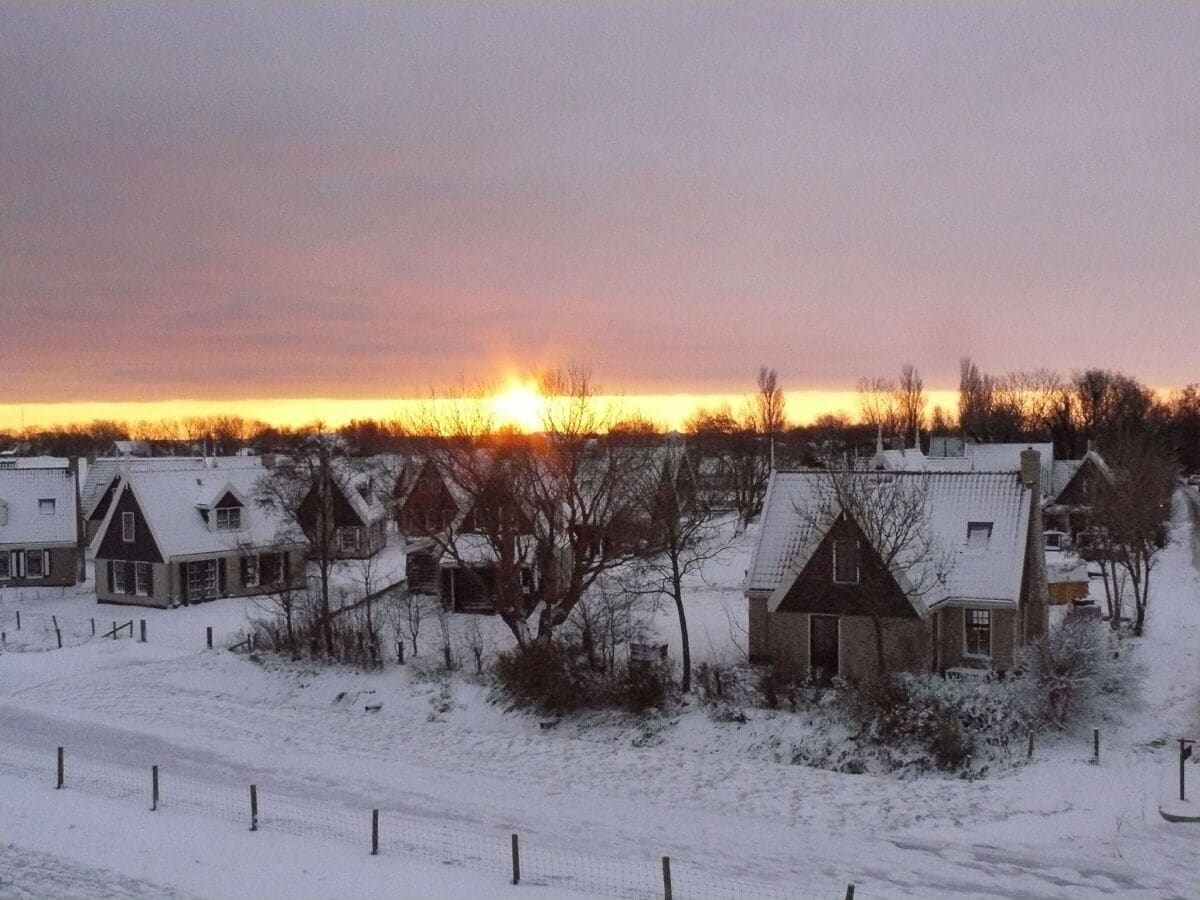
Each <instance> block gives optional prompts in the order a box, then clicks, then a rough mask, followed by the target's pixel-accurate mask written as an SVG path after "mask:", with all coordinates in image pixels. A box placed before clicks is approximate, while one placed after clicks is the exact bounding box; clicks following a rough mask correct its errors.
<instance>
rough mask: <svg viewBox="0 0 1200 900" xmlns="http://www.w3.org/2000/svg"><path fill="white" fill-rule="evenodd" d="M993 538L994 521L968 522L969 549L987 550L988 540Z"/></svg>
mask: <svg viewBox="0 0 1200 900" xmlns="http://www.w3.org/2000/svg"><path fill="white" fill-rule="evenodd" d="M991 539H992V523H991V522H968V523H967V549H968V550H986V549H987V545H988V542H989V541H990V540H991Z"/></svg>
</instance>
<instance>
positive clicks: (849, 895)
mask: <svg viewBox="0 0 1200 900" xmlns="http://www.w3.org/2000/svg"><path fill="white" fill-rule="evenodd" d="M846 900H854V882H851V883H850V884H848V885H846Z"/></svg>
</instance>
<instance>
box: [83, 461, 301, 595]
mask: <svg viewBox="0 0 1200 900" xmlns="http://www.w3.org/2000/svg"><path fill="white" fill-rule="evenodd" d="M263 474H264V470H263V468H262V467H261V466H245V465H243V466H233V465H230V466H221V465H217V464H214V463H213V462H212V461H210V464H209V465H208V466H206V467H203V468H195V467H194V466H191V465H187V464H185V465H183V466H181V467H178V468H173V469H170V468H167V469H164V468H145V467H141V466H137V465H130V466H128V467H124V468H122V469H121V470H120V472H119V474H118V478H117V484H116V488H115V489H114V494H113V498H112V501H111V503H109V505H108V511H107V512H106V513H105V516H104V520H103V521H102V522H101V524H100V527H99V529H98V531H97V534H96V538H95V540H94V542H93V551H94V553H95V558H96V598H97V599H98V600H99V601H100V602H101V603H128V604H136V605H140V606H161V607H168V606H176V605H179V604H190V603H198V602H201V601H205V600H213V599H216V598H217V597H233V596H247V595H252V594H266V593H273V592H276V591H279V590H283V589H289V588H300V587H303V586H304V584H305V559H306V556H307V543H306V542H305V540H304V538H303V537H302V536H300V535H298V534H297V533H296V530H295V528H294V526H292V524H291V523H290V522H288V521H287V520H286V519H285V518H283V517H281V516H279V515H276V514H274V513H271V512H268V511H267V510H264V509H263V508H262V507H261V506H259V505H258V504H256V503H255V501H254V492H255V486H256V484H257V482H258V479H259V478H261V477H262V476H263Z"/></svg>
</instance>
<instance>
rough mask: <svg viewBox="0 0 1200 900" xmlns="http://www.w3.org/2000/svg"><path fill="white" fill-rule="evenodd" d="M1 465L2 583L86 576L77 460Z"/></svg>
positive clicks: (49, 582)
mask: <svg viewBox="0 0 1200 900" xmlns="http://www.w3.org/2000/svg"><path fill="white" fill-rule="evenodd" d="M53 462H56V463H59V464H54V465H46V466H44V467H35V466H26V465H15V464H14V465H13V466H11V467H9V466H4V467H0V587H43V586H44V587H50V586H55V587H65V586H69V585H73V584H78V583H79V582H80V581H82V573H83V566H82V534H81V531H80V528H81V524H80V520H79V496H78V480H77V477H76V469H75V461H74V460H70V461H67V460H60V461H53Z"/></svg>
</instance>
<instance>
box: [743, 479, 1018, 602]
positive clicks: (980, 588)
mask: <svg viewBox="0 0 1200 900" xmlns="http://www.w3.org/2000/svg"><path fill="white" fill-rule="evenodd" d="M833 477H834V473H831V472H828V471H824V470H821V471H818V470H806V471H798V472H778V471H777V472H775V473H774V474H773V475H772V477H771V483H770V486H769V487H768V489H767V498H766V502H765V504H764V507H763V513H762V519H761V525H760V527H759V534H758V541H757V543H756V545H755V549H754V555H753V557H752V558H751V563H750V570H749V574H748V576H747V581H746V591H747V593H748V594H751V595H756V594H757V595H773V594H777V595H779V596H778V599H782V593H783V592H784V591H786V588H787V587H789V586H790V585H791V583H792V582H793V581H794V580H795V578H796V576H797V575H798V574H799V573H800V571H801V570H802V569H803V568H804V566H805V565H806V564H807V562H808V560H809V559H810V558H811V556H812V554H813V552H815V550H816V548H817V546H818V545H819V544H820V542H821V539H822V538H823V537H824V534H823V533H816V532H815V531H814V529H813V528H811V527H810V526H809V525H808V524H807V523H808V521H809V518H806V516H805V515H804V513H803V512H802V511H803V510H815V509H819V508H820V505H821V504H822V503H824V502H826V498H828V497H829V496H830V484H831V483H830V482H829V479H831V478H833ZM842 477H844V474H843V476H842ZM853 477H856V478H868V479H877V480H879V481H880V482H881V483H883V482H884V480H886V479H894V478H912V479H922V480H923V482H924V486H923V487H924V490H925V491H926V494H925V502H926V504H927V509H928V515H929V523H930V528H931V530H932V532H933V535H932V536H933V538H934V543H935V544H936V546H937V549H938V551H939V555H945V557H946V561H948V562H949V567H948V570H947V571H946V572H944V573H935V572H925V571H923V568H924V567H926V566H931V565H935V564H936V563H940V562H941V561H942V560H940V559H939V560H936V561H935V560H907V561H905V560H901V563H902V564H903V566H904V568H905V569H906V570H907V571H908V572H909V573H910V574H913V575H914V576H916V577H914V578H912V579H909V580H910V581H919V582H921V583H923V584H926V585H930V586H931V587H930V588H929V590H928V591H927V592H925V593H924V594H923V596H922V597H919V598H915V597H913V596H912V595H911V594H910V600H913V601H914V606H915V607H917V608H918V611H919V612H920V611H922V610H921V608H920V607H922V606H925V607H930V608H931V607H934V606H938V605H940V604H943V603H947V602H954V601H960V600H987V601H994V602H1011V603H1014V604H1015V603H1016V602H1017V601H1018V599H1019V597H1020V591H1021V576H1022V574H1023V572H1024V560H1025V545H1026V539H1027V537H1028V532H1029V512H1030V503H1031V502H1032V500H1031V496H1030V492H1029V491H1027V490H1025V489H1024V488H1023V487H1022V485H1021V482H1020V478H1019V476H1017V475H1014V474H1011V473H998V472H912V473H883V472H862V473H858V474H856V475H854V476H853ZM969 522H989V523H991V526H992V529H991V535H990V538H989V539H988V541H987V546H986V547H985V548H982V549H976V548H970V549H969V548H968V547H967V523H969ZM897 574H898V575H899V574H903V573H897ZM939 574H941V575H943V576H944V577H943V578H939V577H937V576H938V575H939ZM897 580H898V581H899V582H900V583H901V586H902V587H905V584H904V581H905V579H904V578H899V577H898V579H897ZM781 589H782V590H781ZM772 599H773V601H775V602H776V605H778V602H777V599H776V598H774V597H773V598H772Z"/></svg>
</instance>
